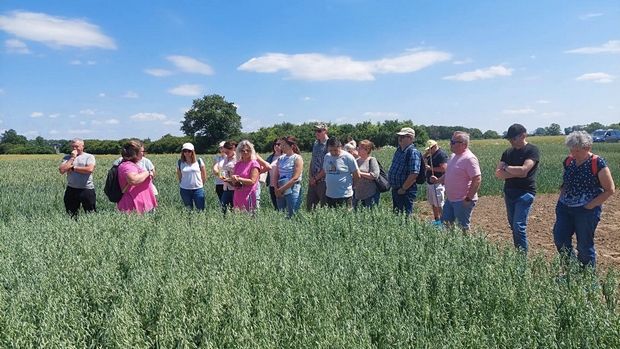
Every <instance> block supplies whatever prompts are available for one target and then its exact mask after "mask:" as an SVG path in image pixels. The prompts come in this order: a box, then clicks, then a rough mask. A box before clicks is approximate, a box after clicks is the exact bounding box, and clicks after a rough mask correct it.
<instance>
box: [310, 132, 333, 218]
mask: <svg viewBox="0 0 620 349" xmlns="http://www.w3.org/2000/svg"><path fill="white" fill-rule="evenodd" d="M314 135H315V137H316V140H315V141H314V144H313V145H312V159H311V160H310V167H309V171H308V172H309V173H308V178H309V183H308V195H306V209H307V210H308V211H312V210H313V209H314V208H316V206H317V204H319V203H320V204H321V207H324V206H325V203H326V196H325V190H326V188H327V187H326V185H325V170H323V160H324V159H325V155H326V154H327V140H328V139H329V137H328V136H327V125H325V124H324V123H322V122H319V123H318V124H316V125H314Z"/></svg>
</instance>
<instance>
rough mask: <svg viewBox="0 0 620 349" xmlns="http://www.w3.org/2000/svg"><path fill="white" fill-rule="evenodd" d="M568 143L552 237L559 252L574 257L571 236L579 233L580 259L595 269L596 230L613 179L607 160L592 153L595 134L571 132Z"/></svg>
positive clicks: (610, 190)
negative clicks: (567, 154) (568, 151)
mask: <svg viewBox="0 0 620 349" xmlns="http://www.w3.org/2000/svg"><path fill="white" fill-rule="evenodd" d="M566 146H567V147H568V148H569V149H570V154H571V155H570V156H569V157H567V158H566V159H565V160H564V176H563V180H564V182H563V184H562V191H561V193H560V199H559V200H558V203H557V205H556V208H555V216H556V219H555V225H554V227H553V240H554V242H555V246H556V247H557V249H558V252H560V254H562V255H564V256H570V257H575V251H574V249H573V245H572V237H573V235H577V252H578V255H577V258H579V261H580V262H581V265H582V266H583V267H586V266H587V265H590V266H591V267H592V268H594V267H595V266H596V254H595V251H594V231H595V230H596V226H597V225H598V222H599V221H600V219H601V210H602V204H603V202H605V201H606V200H607V199H608V198H609V197H610V196H611V195H612V194H613V193H614V191H615V186H614V180H613V178H612V177H611V171H610V170H609V167H607V163H606V162H605V160H604V159H603V158H601V157H599V156H597V155H593V154H592V153H591V152H590V150H591V149H592V137H591V136H590V135H589V134H588V133H587V132H585V131H575V132H572V133H571V134H569V135H568V136H567V137H566ZM593 162H594V163H593Z"/></svg>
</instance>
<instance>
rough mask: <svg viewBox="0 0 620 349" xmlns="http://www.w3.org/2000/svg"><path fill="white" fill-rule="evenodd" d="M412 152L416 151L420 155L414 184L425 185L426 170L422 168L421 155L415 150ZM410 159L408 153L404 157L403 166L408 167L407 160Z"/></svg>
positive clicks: (409, 153)
mask: <svg viewBox="0 0 620 349" xmlns="http://www.w3.org/2000/svg"><path fill="white" fill-rule="evenodd" d="M412 151H417V152H418V153H419V154H420V167H419V168H418V176H417V177H416V178H415V184H424V183H426V168H425V167H423V166H424V160H423V159H422V154H421V153H420V151H419V150H418V149H416V148H414V149H413V150H412ZM410 159H411V152H408V153H407V155H405V166H406V168H407V167H409V160H410Z"/></svg>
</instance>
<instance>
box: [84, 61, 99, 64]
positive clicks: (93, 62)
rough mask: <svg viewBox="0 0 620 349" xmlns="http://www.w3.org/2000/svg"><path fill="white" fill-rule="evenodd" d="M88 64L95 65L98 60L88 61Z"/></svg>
mask: <svg viewBox="0 0 620 349" xmlns="http://www.w3.org/2000/svg"><path fill="white" fill-rule="evenodd" d="M86 64H88V65H95V64H97V62H95V61H88V62H86Z"/></svg>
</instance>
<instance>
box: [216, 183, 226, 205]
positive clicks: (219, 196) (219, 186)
mask: <svg viewBox="0 0 620 349" xmlns="http://www.w3.org/2000/svg"><path fill="white" fill-rule="evenodd" d="M215 193H216V194H217V199H218V200H220V201H222V194H223V193H224V184H216V185H215Z"/></svg>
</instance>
